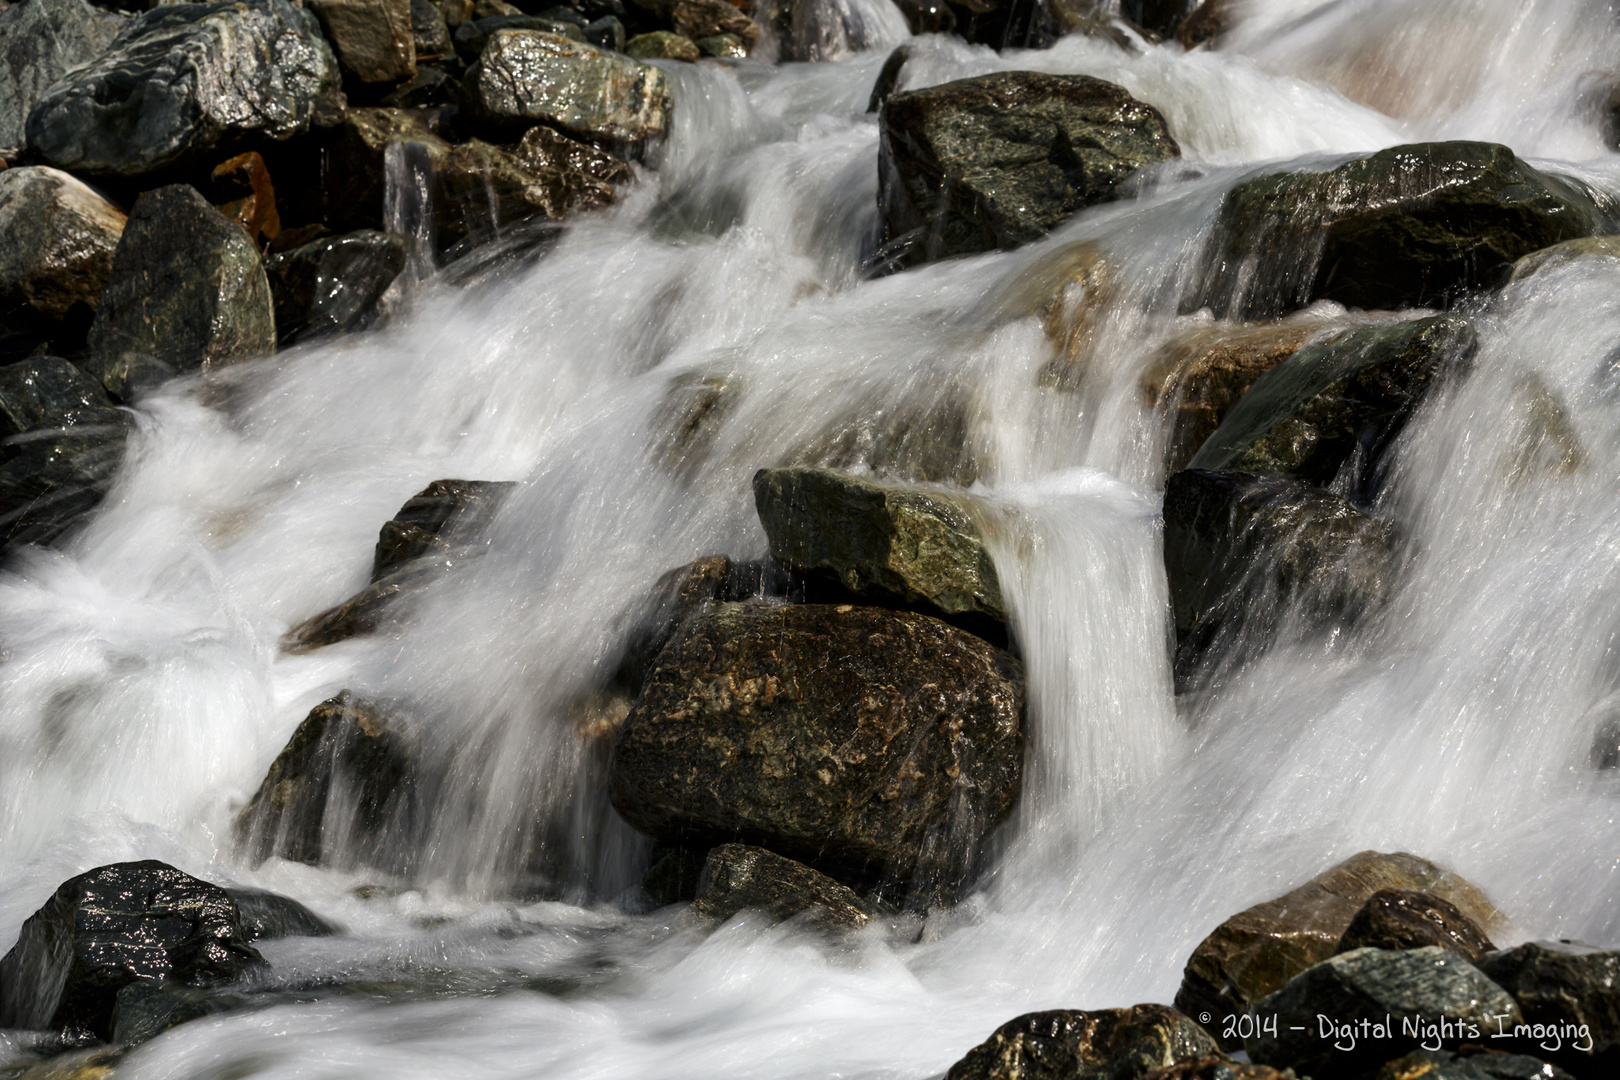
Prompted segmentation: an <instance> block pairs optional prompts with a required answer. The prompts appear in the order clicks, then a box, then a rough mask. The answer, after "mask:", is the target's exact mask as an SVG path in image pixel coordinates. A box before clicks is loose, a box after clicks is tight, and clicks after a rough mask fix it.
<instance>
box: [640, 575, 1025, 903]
mask: <svg viewBox="0 0 1620 1080" xmlns="http://www.w3.org/2000/svg"><path fill="white" fill-rule="evenodd" d="M1023 707H1024V687H1023V669H1022V666H1021V665H1020V664H1019V663H1018V661H1017V660H1016V659H1015V658H1013V657H1012V656H1010V655H1009V654H1007V653H1004V652H1002V651H1001V650H999V649H995V648H993V647H991V646H990V645H988V644H986V643H985V642H983V641H982V640H980V639H978V638H976V637H973V636H972V635H970V634H966V633H964V632H962V631H959V630H956V629H955V628H953V627H951V626H948V625H946V624H945V623H942V622H940V621H938V620H936V619H932V618H929V617H927V616H923V615H916V614H911V613H907V612H891V611H884V610H881V609H877V608H858V607H851V606H848V605H837V606H834V605H822V604H798V605H785V606H784V605H773V604H768V603H758V602H755V603H742V604H720V605H715V606H712V607H710V608H708V609H707V610H704V611H701V612H699V613H698V614H697V615H695V616H694V617H692V618H690V619H689V620H687V621H686V622H685V623H684V624H683V625H682V626H681V628H680V629H679V631H678V632H677V633H676V634H675V635H674V636H673V637H672V638H671V640H670V641H669V643H668V644H667V645H666V646H665V648H664V650H663V652H662V653H660V654H659V657H658V660H657V663H656V664H655V666H654V668H653V671H652V673H651V675H650V676H649V677H648V678H647V681H646V685H645V687H644V689H643V691H642V695H641V698H640V700H638V701H637V702H636V705H635V707H634V708H633V709H632V710H631V713H630V716H629V718H628V719H627V720H626V721H625V723H624V726H623V727H622V728H620V730H619V733H618V736H617V738H616V740H615V742H614V746H613V758H612V765H611V768H610V785H609V787H610V794H611V797H612V801H613V806H614V808H615V809H616V810H618V812H619V814H620V815H621V816H622V817H623V818H624V819H625V820H626V821H628V822H629V823H630V824H631V825H633V826H634V827H635V828H637V829H639V830H641V831H642V832H644V833H646V834H648V835H650V836H653V837H655V838H659V839H664V840H669V841H674V842H683V843H688V844H689V843H691V842H693V840H694V838H704V837H712V838H714V839H716V840H725V839H731V838H736V839H739V840H743V841H746V842H749V843H755V844H759V845H760V846H762V847H767V848H769V849H770V850H773V851H777V852H780V853H782V854H784V855H789V856H793V857H796V858H801V859H803V860H805V861H806V862H809V863H810V864H811V865H814V866H817V867H818V868H821V869H823V870H826V871H827V872H830V873H834V874H837V875H842V874H844V873H854V874H857V875H862V876H866V877H868V878H872V877H881V878H883V879H884V880H886V881H893V882H899V881H902V880H909V881H910V883H911V889H912V897H913V899H914V900H919V899H920V902H921V903H924V904H926V903H929V902H933V901H936V900H941V899H945V898H948V896H949V895H950V893H951V891H952V890H953V889H954V888H955V887H956V886H958V885H959V884H960V883H961V882H962V881H963V880H964V879H965V878H966V876H967V875H968V873H969V872H970V870H971V868H972V867H973V865H974V861H975V858H976V856H977V852H978V848H979V844H980V842H981V840H982V839H983V837H984V836H985V835H986V834H987V833H988V832H989V831H990V829H992V828H993V827H994V826H995V825H996V824H997V823H998V822H1000V821H1001V820H1002V819H1003V818H1004V817H1006V815H1007V814H1008V813H1009V812H1010V811H1011V809H1012V807H1013V806H1014V805H1015V804H1016V802H1017V798H1018V788H1019V782H1020V778H1021V769H1022V763H1023V736H1022V723H1023Z"/></svg>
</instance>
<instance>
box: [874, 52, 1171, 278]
mask: <svg viewBox="0 0 1620 1080" xmlns="http://www.w3.org/2000/svg"><path fill="white" fill-rule="evenodd" d="M878 128H879V133H880V134H879V143H878V176H879V185H880V186H879V192H878V205H879V209H880V212H881V215H882V218H883V231H884V240H885V243H887V244H889V245H892V246H893V248H894V249H895V250H896V255H895V257H896V261H897V262H899V263H902V264H906V265H913V264H917V263H921V262H928V261H932V260H934V259H941V258H948V257H950V256H953V255H964V254H969V253H972V252H976V251H993V250H996V249H998V248H1009V247H1016V246H1017V245H1019V244H1025V243H1028V242H1030V241H1031V240H1037V239H1039V238H1040V237H1042V236H1045V235H1046V234H1047V233H1048V232H1050V231H1051V230H1052V229H1054V228H1055V227H1057V226H1058V225H1060V224H1062V223H1063V222H1064V221H1066V220H1068V219H1069V217H1070V216H1071V215H1073V214H1074V212H1075V211H1077V210H1080V209H1081V208H1083V207H1086V206H1090V205H1092V204H1094V203H1099V202H1103V201H1105V200H1107V199H1110V198H1113V197H1114V194H1115V191H1116V189H1117V188H1118V187H1119V185H1120V184H1121V183H1122V182H1123V181H1124V180H1125V179H1126V178H1127V177H1128V176H1130V175H1131V174H1132V173H1134V172H1136V171H1137V170H1138V169H1140V168H1142V167H1144V166H1147V165H1156V164H1158V163H1160V162H1163V161H1168V160H1170V159H1171V158H1174V157H1177V156H1179V154H1180V153H1181V151H1180V148H1179V147H1178V146H1177V145H1176V141H1175V139H1173V138H1171V136H1170V129H1169V127H1168V126H1167V125H1166V124H1165V121H1164V117H1163V116H1161V115H1160V114H1159V111H1158V110H1157V109H1155V108H1154V107H1153V106H1151V105H1148V104H1145V103H1144V102H1141V101H1137V100H1136V99H1135V98H1133V97H1131V95H1130V94H1128V93H1126V92H1125V90H1123V89H1121V88H1120V87H1118V86H1115V85H1113V84H1112V83H1107V82H1103V81H1102V80H1101V79H1093V78H1091V77H1089V76H1086V75H1045V74H1041V73H1039V72H1033V71H1008V72H998V73H996V74H993V75H980V76H976V77H974V78H971V79H959V80H957V81H955V82H949V83H944V84H942V85H940V86H931V87H928V88H926V89H923V90H911V91H906V92H903V93H897V94H891V95H889V97H888V98H887V99H886V100H885V101H884V102H883V106H882V109H881V111H880V114H879V119H878ZM901 248H903V249H904V250H903V251H901V250H899V249H901Z"/></svg>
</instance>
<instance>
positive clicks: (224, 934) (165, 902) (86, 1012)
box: [0, 859, 264, 1040]
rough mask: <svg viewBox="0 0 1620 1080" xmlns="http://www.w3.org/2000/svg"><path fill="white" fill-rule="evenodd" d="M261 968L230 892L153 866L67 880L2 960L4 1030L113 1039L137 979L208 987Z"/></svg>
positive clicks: (116, 867)
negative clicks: (122, 1000) (120, 1006)
mask: <svg viewBox="0 0 1620 1080" xmlns="http://www.w3.org/2000/svg"><path fill="white" fill-rule="evenodd" d="M263 964H264V959H263V957H261V956H260V955H259V954H258V952H257V951H256V950H255V949H254V948H253V947H252V946H251V945H249V944H248V940H247V936H246V934H245V933H244V932H243V929H242V925H241V920H240V917H239V914H238V912H237V909H236V903H235V902H234V901H233V900H232V899H231V898H230V896H229V895H227V894H226V892H225V890H223V889H221V888H220V887H219V886H217V885H211V884H209V883H208V882H206V881H200V880H198V879H197V878H194V877H192V876H191V875H189V874H184V873H181V872H180V871H179V870H176V869H175V868H174V867H172V866H170V865H168V864H167V863H162V862H158V861H157V860H155V859H147V860H145V861H143V862H127V863H114V864H112V865H110V866H102V867H97V868H96V869H94V870H91V871H88V872H86V873H83V874H80V875H79V876H78V877H75V878H70V879H69V880H67V881H65V882H63V883H62V885H61V886H60V887H59V888H57V890H56V893H55V895H53V896H52V897H51V898H50V899H49V900H48V901H46V902H45V906H44V907H42V908H40V909H39V910H38V911H36V912H35V913H34V914H33V915H32V916H30V917H29V919H28V921H27V922H25V923H23V927H22V931H21V933H19V934H18V936H17V944H16V945H14V946H13V947H12V949H11V951H10V952H9V953H7V954H6V956H5V959H4V960H0V1027H6V1028H26V1029H33V1030H52V1031H62V1032H66V1033H68V1034H69V1035H70V1036H85V1035H91V1036H94V1037H96V1038H99V1039H103V1040H106V1039H110V1038H112V1035H113V1011H114V1009H115V1007H116V1004H117V999H118V994H119V991H120V990H122V989H123V988H124V987H126V986H128V985H130V984H132V983H135V982H141V981H144V982H172V983H179V984H181V985H185V986H194V987H205V986H213V985H218V984H221V983H226V982H230V981H231V980H234V979H238V978H240V977H242V976H244V975H247V974H249V973H251V972H253V971H255V970H256V969H258V968H260V967H261V966H262V965H263Z"/></svg>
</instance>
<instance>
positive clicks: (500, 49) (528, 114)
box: [468, 30, 670, 143]
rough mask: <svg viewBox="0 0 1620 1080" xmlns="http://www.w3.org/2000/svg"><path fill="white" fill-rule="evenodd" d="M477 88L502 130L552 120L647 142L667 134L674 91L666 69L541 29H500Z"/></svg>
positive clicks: (480, 104) (472, 83) (591, 133)
mask: <svg viewBox="0 0 1620 1080" xmlns="http://www.w3.org/2000/svg"><path fill="white" fill-rule="evenodd" d="M468 88H469V91H470V93H471V95H472V97H473V100H474V103H475V105H476V107H477V109H478V110H479V112H480V113H481V115H482V116H484V117H485V118H486V120H487V121H488V122H489V123H491V124H492V125H494V126H495V127H496V128H510V127H512V126H514V125H517V126H521V127H524V128H527V127H531V126H533V125H534V124H535V123H537V122H539V123H545V124H548V125H551V126H553V127H557V128H560V129H562V130H563V131H564V132H567V133H568V134H571V135H575V136H578V137H580V138H584V139H600V140H604V141H606V142H610V143H640V142H645V141H647V140H649V139H655V138H658V137H660V136H662V135H663V133H664V129H665V127H666V126H667V124H668V122H669V110H670V99H669V90H668V88H667V85H666V80H665V79H664V74H663V72H661V71H659V70H658V69H657V68H655V67H652V66H650V65H648V64H642V63H638V62H637V61H635V60H632V59H630V58H629V57H626V56H622V55H616V54H613V53H609V52H604V51H603V50H601V49H598V48H596V47H595V46H594V45H586V44H584V43H582V42H577V41H571V40H569V39H568V38H566V37H562V36H560V35H557V34H548V33H543V32H541V31H538V30H499V31H496V32H495V34H494V35H492V36H491V37H490V39H489V44H488V45H487V46H485V48H484V52H483V56H482V57H481V59H480V61H479V67H478V69H477V71H476V72H475V73H474V74H473V75H471V76H469V87H468Z"/></svg>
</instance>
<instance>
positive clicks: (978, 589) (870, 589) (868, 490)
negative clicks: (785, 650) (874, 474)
mask: <svg viewBox="0 0 1620 1080" xmlns="http://www.w3.org/2000/svg"><path fill="white" fill-rule="evenodd" d="M754 506H755V508H756V509H757V510H758V512H759V520H760V524H761V525H762V526H763V527H764V529H765V535H766V538H767V539H768V540H769V541H770V546H771V557H772V558H773V559H775V560H776V561H777V562H779V563H781V564H782V565H784V566H787V567H791V568H793V569H795V570H799V571H803V572H806V573H811V574H822V575H830V576H831V577H834V578H836V579H837V581H838V582H839V583H840V584H842V585H843V586H844V587H845V588H847V589H848V590H849V591H850V592H852V593H854V594H855V595H856V596H861V597H864V598H868V599H885V600H898V601H899V602H901V603H906V604H919V605H925V606H927V607H929V608H931V609H934V610H937V611H939V612H941V613H943V614H946V615H965V616H982V617H985V618H988V619H991V620H994V621H997V622H1005V621H1006V618H1007V615H1006V606H1005V603H1004V601H1003V600H1002V596H1001V583H1000V581H999V579H998V578H997V577H996V569H995V565H994V564H993V563H992V562H991V560H990V554H989V552H988V551H986V550H985V547H984V540H983V538H982V537H981V536H980V534H979V529H978V526H977V524H976V523H975V521H974V518H973V515H972V512H971V510H970V508H969V506H968V504H967V503H966V502H965V501H964V500H962V499H960V498H958V497H955V496H952V495H948V494H945V493H944V492H935V491H924V490H919V489H908V488H897V487H887V486H883V485H879V484H875V483H872V482H871V481H869V480H862V479H859V478H857V477H853V476H845V475H843V474H841V473H835V472H831V471H829V470H826V469H762V470H760V471H759V472H758V473H756V474H755V475H754Z"/></svg>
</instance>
